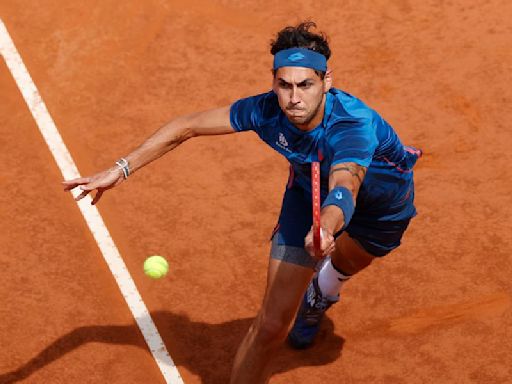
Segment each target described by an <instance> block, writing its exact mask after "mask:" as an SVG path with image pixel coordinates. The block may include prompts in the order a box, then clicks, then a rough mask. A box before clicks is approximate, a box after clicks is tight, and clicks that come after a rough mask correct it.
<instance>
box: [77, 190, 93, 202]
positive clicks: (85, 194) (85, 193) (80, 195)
mask: <svg viewBox="0 0 512 384" xmlns="http://www.w3.org/2000/svg"><path fill="white" fill-rule="evenodd" d="M90 192H91V191H90V190H87V191H82V193H81V194H79V195H78V196H77V197H75V201H80V200H82V199H83V198H84V197H85V196H87V195H88V194H89V193H90Z"/></svg>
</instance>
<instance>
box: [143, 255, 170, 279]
mask: <svg viewBox="0 0 512 384" xmlns="http://www.w3.org/2000/svg"><path fill="white" fill-rule="evenodd" d="M168 271H169V264H168V263H167V260H165V259H164V258H163V257H162V256H158V255H154V256H150V257H148V258H147V259H146V261H144V273H145V274H146V275H147V276H149V277H151V278H152V279H159V278H161V277H164V276H165V275H166V274H167V272H168Z"/></svg>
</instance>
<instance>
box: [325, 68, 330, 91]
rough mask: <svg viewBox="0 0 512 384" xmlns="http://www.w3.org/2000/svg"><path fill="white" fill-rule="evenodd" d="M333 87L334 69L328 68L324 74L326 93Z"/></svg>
mask: <svg viewBox="0 0 512 384" xmlns="http://www.w3.org/2000/svg"><path fill="white" fill-rule="evenodd" d="M331 87H332V69H327V72H325V76H324V93H327V92H329V89H331Z"/></svg>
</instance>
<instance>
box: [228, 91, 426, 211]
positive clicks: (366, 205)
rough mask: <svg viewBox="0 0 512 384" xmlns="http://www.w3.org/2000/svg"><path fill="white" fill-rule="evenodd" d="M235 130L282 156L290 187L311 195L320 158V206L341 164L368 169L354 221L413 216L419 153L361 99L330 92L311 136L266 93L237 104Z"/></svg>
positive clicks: (233, 110)
mask: <svg viewBox="0 0 512 384" xmlns="http://www.w3.org/2000/svg"><path fill="white" fill-rule="evenodd" d="M230 119H231V125H232V126H233V128H234V129H235V130H236V131H249V130H251V131H254V132H256V133H257V134H258V136H259V137H260V138H261V139H262V140H263V141H264V142H265V143H267V144H268V145H270V146H271V147H272V148H273V149H275V150H276V151H277V152H279V153H280V154H282V155H283V156H285V157H286V158H287V159H288V161H289V162H290V165H291V173H292V174H291V177H292V178H293V180H291V183H292V184H294V185H297V186H300V187H301V188H303V189H304V191H305V192H306V193H309V194H310V192H311V162H313V161H318V156H319V153H321V156H322V159H321V163H320V164H321V183H322V188H321V189H322V201H323V200H324V199H325V197H326V196H327V194H328V181H329V171H330V168H331V167H332V166H333V165H336V164H339V163H345V162H354V163H356V164H359V165H362V166H364V167H368V170H367V174H366V176H365V178H364V180H363V184H362V185H361V188H360V190H359V194H358V197H357V201H356V212H355V214H354V219H358V220H366V219H367V220H370V221H371V220H379V221H385V220H404V219H408V218H410V217H412V216H414V215H415V214H416V211H415V208H414V204H413V199H414V188H413V178H412V167H413V165H414V163H415V162H416V160H417V158H418V154H419V151H418V150H415V149H413V148H411V147H405V146H404V145H403V144H402V143H401V141H400V139H399V138H398V136H397V134H396V133H395V131H394V130H393V128H392V127H391V126H390V125H389V124H388V123H387V122H386V121H385V120H384V119H383V118H382V117H381V116H380V115H379V114H378V113H377V112H375V111H374V110H373V109H371V108H369V107H368V106H367V105H366V104H364V103H363V102H362V101H361V100H359V99H357V98H356V97H354V96H352V95H350V94H348V93H346V92H343V91H341V90H339V89H335V88H331V90H330V91H329V92H328V93H327V95H326V102H325V111H324V118H323V121H322V123H321V124H319V125H318V126H317V127H316V128H314V129H313V130H311V131H308V132H304V131H301V130H300V129H298V128H297V127H295V126H294V125H293V124H292V123H291V122H290V121H289V120H288V118H287V117H286V115H285V114H284V112H283V111H282V110H281V108H280V107H279V103H278V100H277V95H276V94H275V93H274V92H273V91H270V92H268V93H264V94H260V95H256V96H252V97H248V98H245V99H241V100H238V101H236V102H235V103H234V104H233V105H232V106H231V111H230Z"/></svg>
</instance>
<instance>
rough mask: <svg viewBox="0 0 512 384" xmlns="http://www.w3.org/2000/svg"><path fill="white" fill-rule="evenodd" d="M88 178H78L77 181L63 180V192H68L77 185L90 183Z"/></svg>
mask: <svg viewBox="0 0 512 384" xmlns="http://www.w3.org/2000/svg"><path fill="white" fill-rule="evenodd" d="M91 180H92V179H91V178H90V177H79V178H77V179H72V180H64V181H63V182H62V185H63V187H64V191H70V190H72V189H73V188H76V187H78V186H79V185H84V184H89V183H90V182H91Z"/></svg>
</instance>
